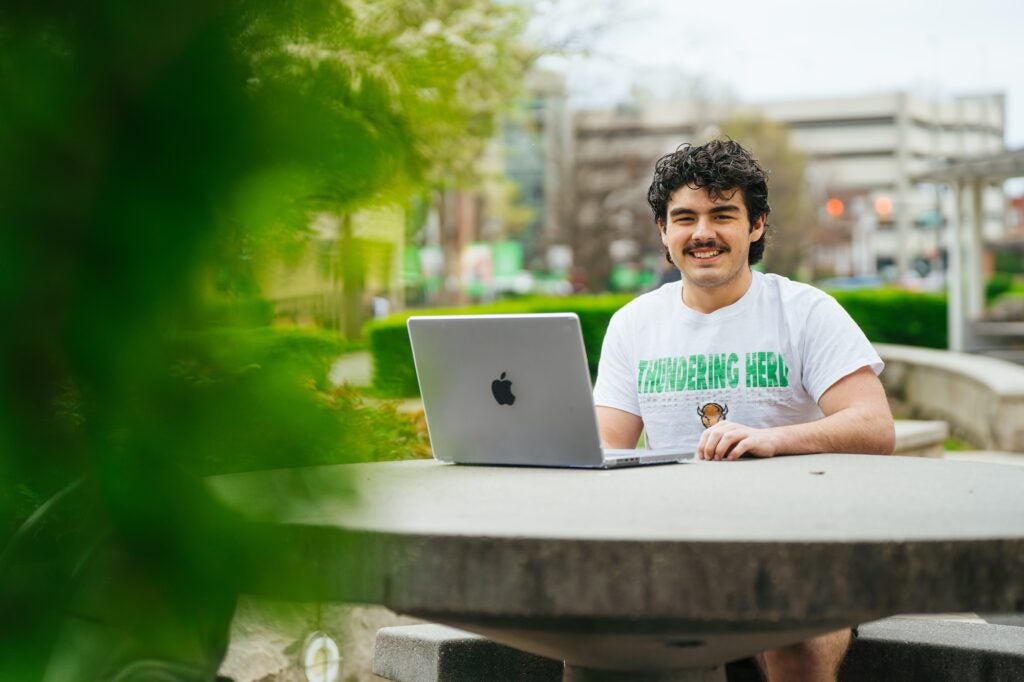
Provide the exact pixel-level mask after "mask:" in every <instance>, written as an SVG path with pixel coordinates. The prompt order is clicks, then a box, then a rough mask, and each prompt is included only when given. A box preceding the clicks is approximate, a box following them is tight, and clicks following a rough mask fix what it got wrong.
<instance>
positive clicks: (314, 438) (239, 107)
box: [0, 0, 530, 681]
mask: <svg viewBox="0 0 1024 682" xmlns="http://www.w3.org/2000/svg"><path fill="white" fill-rule="evenodd" d="M521 24H522V15H521V12H520V11H519V10H518V9H517V8H516V7H515V6H514V5H509V4H507V3H502V2H497V1H496V0H495V1H491V0H464V1H447V2H446V1H444V0H441V1H439V2H426V1H425V0H421V1H417V0H410V1H408V2H402V3H399V2H397V1H396V0H382V1H380V2H359V1H354V0H353V1H349V2H338V1H327V0H309V1H307V2H301V3H300V2H291V1H285V2H273V1H269V0H268V1H255V0H242V1H240V2H232V3H217V2H207V1H204V2H196V1H190V0H185V1H184V2H174V3H169V2H147V3H126V2H120V1H117V0H97V1H96V2H88V3H81V2H73V1H71V0H44V1H42V2H27V1H20V2H19V1H15V2H6V3H4V5H3V7H2V8H0V102H3V105H2V106H0V164H2V168H0V177H2V178H3V181H2V184H0V226H2V229H0V254H2V258H3V265H2V267H0V305H2V312H3V317H4V320H5V333H4V334H3V336H2V338H0V345H2V354H0V357H2V363H3V364H2V372H0V402H2V409H0V449H2V452H0V484H2V485H0V613H3V617H2V619H0V679H4V680H34V679H47V680H61V681H64V680H79V679H81V680H96V679H113V678H114V677H116V676H117V674H118V673H119V672H120V671H125V670H130V669H134V670H136V678H140V679H141V678H145V676H146V674H147V673H146V670H149V674H155V672H154V670H155V669H147V668H145V666H144V665H143V666H142V667H141V668H140V667H135V668H132V667H131V664H132V663H133V662H136V663H137V662H139V661H143V660H157V661H162V662H164V663H166V664H167V665H168V666H170V665H171V663H173V664H174V665H175V666H177V667H174V668H173V670H175V671H177V672H175V673H174V674H173V675H172V678H174V679H209V678H212V676H213V674H214V672H215V670H216V667H217V665H218V664H219V658H220V655H221V654H222V653H223V646H224V644H225V640H224V637H225V636H226V629H225V628H226V625H227V622H228V620H229V619H230V615H231V609H232V608H233V603H234V596H235V594H236V593H237V592H238V591H239V590H243V589H273V586H274V584H275V583H285V582H287V581H289V580H292V579H294V580H298V579H299V578H298V577H297V576H292V575H289V574H288V573H287V572H286V570H285V569H283V568H282V564H281V563H280V561H275V560H274V558H268V557H266V556H263V555H261V554H260V553H259V551H258V547H259V543H260V537H261V533H263V532H265V529H263V528H261V527H258V526H257V525H255V524H254V523H248V522H243V521H241V520H240V519H238V518H236V517H235V516H234V515H233V514H232V513H230V512H228V511H227V510H225V509H223V508H221V507H220V506H219V505H218V504H217V503H216V502H215V501H214V500H212V499H211V498H210V497H209V496H208V495H207V493H206V489H205V488H204V486H203V483H202V478H201V477H202V476H203V475H205V474H208V473H211V472H217V471H232V470H238V469H244V468H263V467H270V466H297V465H302V464H307V463H319V462H338V461H355V460H362V459H374V458H378V457H388V456H393V455H394V452H395V451H400V450H401V448H402V447H404V445H405V444H406V443H412V442H413V441H415V440H416V438H415V435H416V434H415V433H414V432H415V428H416V427H415V425H411V424H402V423H399V424H398V426H397V427H396V429H393V430H392V429H388V427H387V425H388V424H390V423H392V421H394V415H391V414H388V413H387V410H384V411H383V412H381V411H380V410H377V411H373V410H369V411H368V410H366V409H364V408H363V407H362V403H361V402H360V401H358V400H357V399H356V398H355V397H354V396H352V395H351V394H346V393H345V392H344V391H341V392H339V391H334V392H330V391H327V390H325V389H326V388H327V387H326V386H325V385H324V383H323V381H324V380H323V376H324V369H325V363H326V362H327V359H328V357H330V356H332V355H334V354H336V353H337V352H340V351H341V350H344V348H343V346H342V345H341V342H339V341H338V340H337V339H330V338H327V337H323V336H317V335H315V334H314V335H308V334H301V333H298V332H287V333H279V332H277V331H275V330H272V329H270V328H268V327H266V326H261V325H265V323H266V322H267V320H268V318H269V316H270V312H269V309H268V307H267V305H266V303H265V302H263V301H261V300H260V299H259V281H260V267H261V264H262V263H265V262H267V261H268V260H272V259H273V258H277V257H279V256H281V255H282V254H286V253H287V252H288V251H289V249H293V248H297V246H296V245H301V244H302V243H303V241H304V240H305V239H307V238H308V236H309V235H308V222H309V216H310V215H311V214H313V213H315V212H318V211H332V212H336V213H344V212H346V211H352V210H356V209H358V208H359V207H361V206H365V205H370V204H375V203H379V202H385V201H392V202H393V201H395V200H396V199H397V200H401V199H402V198H404V197H408V196H410V195H413V194H416V193H419V192H422V189H423V188H424V187H427V186H432V185H436V184H441V183H444V182H448V181H450V179H451V178H458V177H460V174H466V173H468V172H470V168H471V166H472V161H473V159H474V158H475V155H476V153H477V152H478V151H479V149H480V148H481V147H482V145H483V144H484V141H485V139H486V138H487V137H488V136H489V134H490V132H491V130H492V125H493V116H494V114H495V112H496V110H497V109H498V108H500V107H501V106H502V105H504V103H505V102H508V101H511V100H512V98H513V97H512V96H513V95H514V94H515V92H516V91H517V88H518V83H519V79H520V77H521V75H522V71H523V68H524V66H525V64H526V63H527V61H528V59H529V57H530V55H529V53H527V52H526V51H524V50H523V49H521V48H520V47H519V45H518V43H517V40H516V36H517V35H518V32H519V30H520V28H521ZM367 429H369V431H367ZM361 430H362V432H361ZM367 433H370V434H372V436H373V437H368V436H367ZM389 434H390V435H389ZM389 439H390V440H389ZM389 448H390V449H389ZM257 557H258V558H257ZM285 559H286V558H281V560H282V561H283V560H285ZM168 669H171V668H168ZM118 679H128V678H118ZM132 679H135V678H132Z"/></svg>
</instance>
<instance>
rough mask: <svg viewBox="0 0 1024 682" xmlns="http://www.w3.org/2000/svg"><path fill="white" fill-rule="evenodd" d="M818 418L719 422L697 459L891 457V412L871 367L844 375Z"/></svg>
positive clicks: (821, 401) (827, 395) (893, 440)
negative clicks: (763, 423) (763, 424)
mask: <svg viewBox="0 0 1024 682" xmlns="http://www.w3.org/2000/svg"><path fill="white" fill-rule="evenodd" d="M818 406H819V407H820V408H821V411H822V412H823V413H824V415H825V416H824V417H823V418H822V419H818V420H816V421H813V422H807V423H805V424H793V425H790V426H777V427H772V428H765V429H755V428H752V427H749V426H744V425H743V424H738V423H736V422H729V421H721V422H719V423H717V424H715V425H714V426H712V427H711V428H709V429H707V430H706V431H704V433H703V435H702V436H701V439H700V443H699V444H698V446H697V457H698V458H699V459H717V460H721V459H739V458H740V457H742V456H743V455H755V456H757V457H774V456H775V455H802V454H809V453H815V452H848V453H864V454H874V455H891V454H892V452H893V450H894V449H895V447H896V433H895V429H894V427H893V422H892V412H891V411H890V409H889V402H888V400H886V397H885V390H884V389H883V388H882V382H881V381H879V380H878V377H877V376H875V373H874V372H873V371H872V370H871V368H870V367H861V368H860V369H858V370H856V371H854V372H852V373H850V374H848V375H846V376H845V377H843V378H842V379H840V380H839V381H837V382H835V383H834V384H832V386H830V387H829V388H828V390H826V391H825V392H824V393H823V394H822V396H821V398H820V399H819V400H818Z"/></svg>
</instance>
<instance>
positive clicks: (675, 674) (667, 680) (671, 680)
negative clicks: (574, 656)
mask: <svg viewBox="0 0 1024 682" xmlns="http://www.w3.org/2000/svg"><path fill="white" fill-rule="evenodd" d="M622 680H630V682H725V668H724V667H723V666H715V667H713V668H689V669H686V670H657V671H646V672H640V671H622V670H592V669H589V668H577V667H575V666H571V665H567V666H565V673H564V675H563V677H562V682H621V681H622Z"/></svg>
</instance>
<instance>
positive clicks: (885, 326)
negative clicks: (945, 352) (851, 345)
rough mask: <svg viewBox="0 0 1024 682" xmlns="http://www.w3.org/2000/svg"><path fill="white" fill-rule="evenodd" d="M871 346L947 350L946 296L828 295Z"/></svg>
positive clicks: (893, 291)
mask: <svg viewBox="0 0 1024 682" xmlns="http://www.w3.org/2000/svg"><path fill="white" fill-rule="evenodd" d="M829 293H831V294H832V295H833V296H834V297H835V299H836V300H837V301H838V302H839V305H841V306H843V307H844V308H845V309H846V312H848V313H850V317H852V318H853V319H854V320H855V321H856V322H857V324H858V325H860V328H861V329H863V330H864V334H865V335H867V337H868V338H869V339H870V340H871V341H873V342H875V343H898V344H902V345H905V346H923V347H925V348H947V347H948V344H947V340H948V338H949V330H948V328H947V323H946V296H945V295H944V294H927V293H919V292H913V291H905V290H903V289H862V290H855V291H832V292H829Z"/></svg>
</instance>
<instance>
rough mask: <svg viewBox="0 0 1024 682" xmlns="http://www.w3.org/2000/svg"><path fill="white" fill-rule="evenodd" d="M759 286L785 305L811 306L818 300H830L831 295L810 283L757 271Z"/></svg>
mask: <svg viewBox="0 0 1024 682" xmlns="http://www.w3.org/2000/svg"><path fill="white" fill-rule="evenodd" d="M758 276H759V277H760V278H761V287H762V289H763V290H764V291H765V292H767V294H768V295H769V296H772V297H774V298H777V299H778V301H779V302H780V303H782V304H785V305H793V304H802V305H804V306H808V307H809V306H811V305H813V304H814V303H817V302H819V301H826V300H832V296H830V295H829V294H828V293H826V292H824V291H822V290H821V289H819V288H818V287H816V286H814V285H812V284H806V283H804V282H795V281H793V280H791V279H789V278H788V277H783V276H782V275H776V274H774V273H758Z"/></svg>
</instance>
